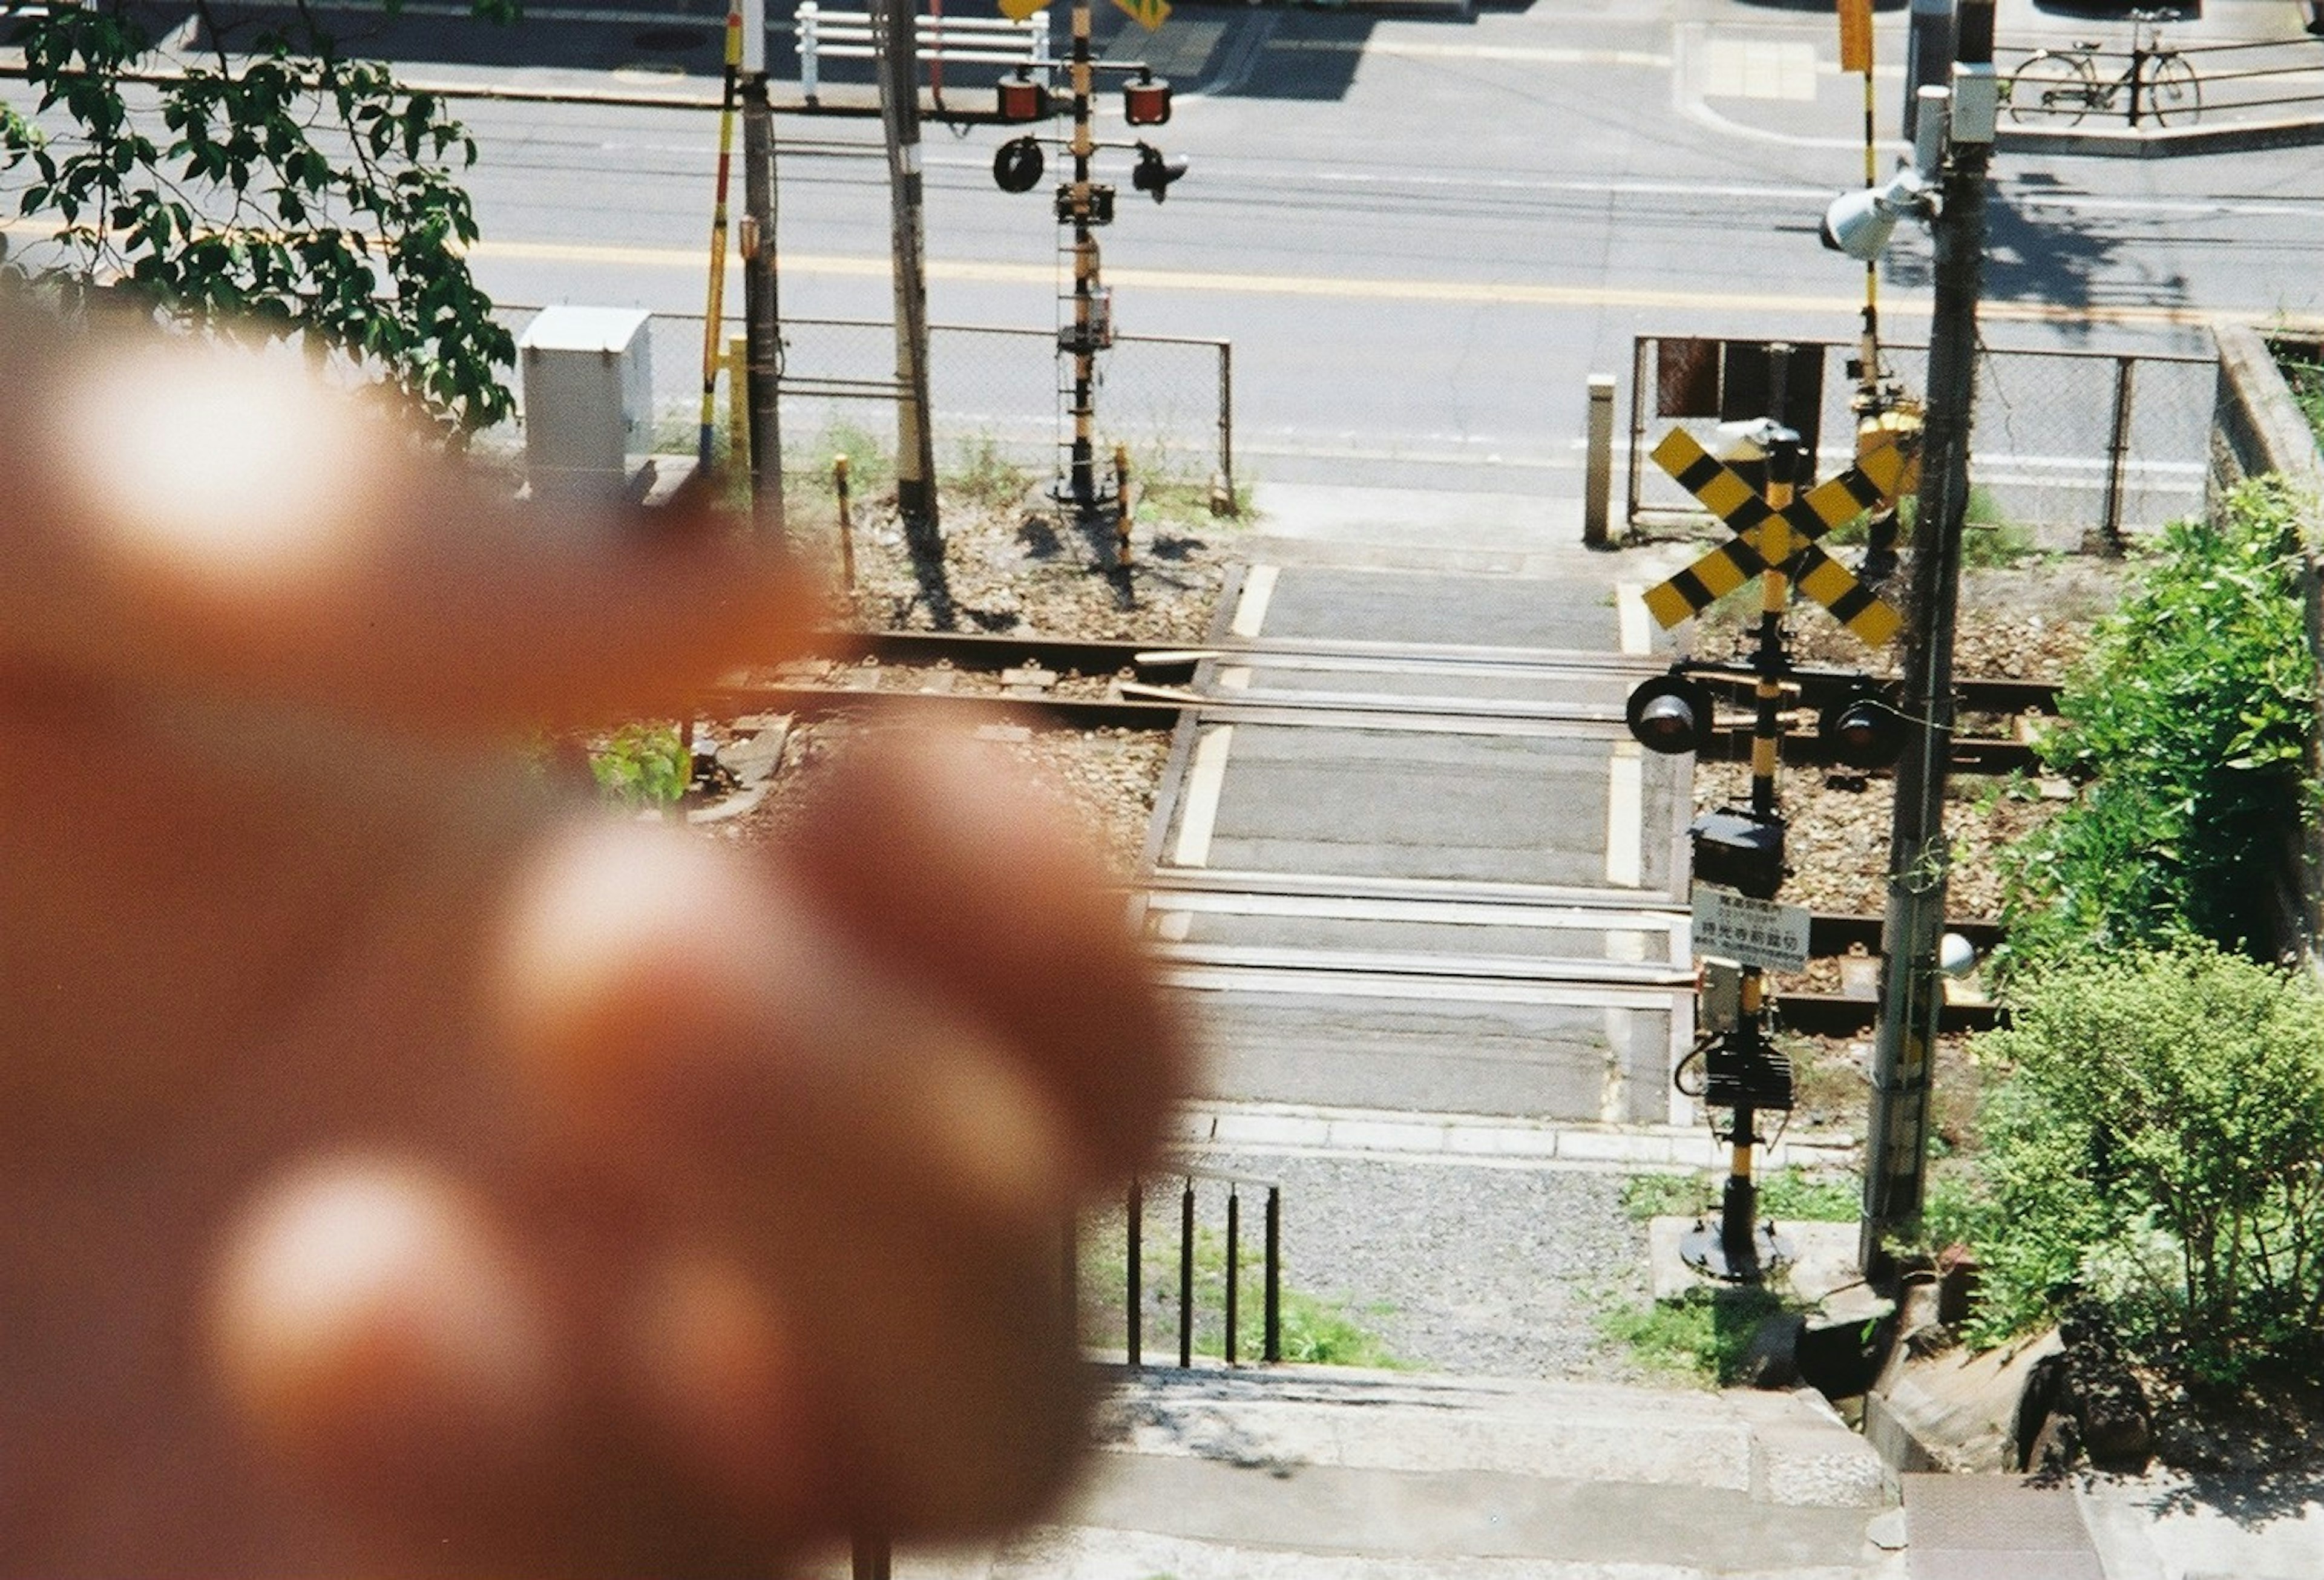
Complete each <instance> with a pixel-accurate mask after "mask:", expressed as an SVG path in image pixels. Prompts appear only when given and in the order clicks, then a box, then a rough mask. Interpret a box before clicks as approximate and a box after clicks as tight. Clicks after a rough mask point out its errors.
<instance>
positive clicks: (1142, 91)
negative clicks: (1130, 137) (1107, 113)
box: [1121, 77, 1170, 126]
mask: <svg viewBox="0 0 2324 1580" xmlns="http://www.w3.org/2000/svg"><path fill="white" fill-rule="evenodd" d="M1121 118H1122V119H1123V120H1125V121H1127V122H1129V123H1130V124H1131V125H1133V126H1159V125H1160V124H1162V123H1164V122H1165V121H1167V120H1168V119H1169V118H1170V85H1169V83H1168V82H1167V81H1164V80H1163V79H1161V78H1156V77H1141V78H1139V79H1138V80H1137V81H1136V82H1129V83H1124V84H1123V85H1122V88H1121Z"/></svg>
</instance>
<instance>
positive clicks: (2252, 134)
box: [1994, 120, 2324, 159]
mask: <svg viewBox="0 0 2324 1580" xmlns="http://www.w3.org/2000/svg"><path fill="white" fill-rule="evenodd" d="M2318 143H2324V120H2313V121H2246V122H2242V123H2239V124H2230V125H2225V126H2190V127H2187V128H2186V129H2184V130H2183V131H2181V130H2175V129H2172V128H2170V127H2164V128H2163V129H2161V130H2159V131H2154V132H2143V131H2135V130H2133V129H2132V128H2130V127H2128V126H2103V127H2094V128H2092V129H2090V130H2089V131H2087V132H2085V131H2081V130H2080V129H2075V130H2072V131H2067V130H2063V129H2061V130H2058V131H2054V132H2052V131H2044V130H2043V129H2041V128H2039V127H2031V126H2022V127H2015V128H2013V127H2008V126H2004V127H2002V128H2001V130H2000V131H1999V133H1997V135H1996V137H1995V139H1994V147H1996V148H1997V149H1998V150H1999V151H2000V152H2003V153H2048V154H2059V155H2063V156H2067V157H2081V158H2088V159H2175V158H2178V157H2180V156H2181V155H2183V154H2198V153H2242V152H2247V151H2249V150H2253V149H2262V148H2306V147H2310V146H2312V145H2315V144H2318Z"/></svg>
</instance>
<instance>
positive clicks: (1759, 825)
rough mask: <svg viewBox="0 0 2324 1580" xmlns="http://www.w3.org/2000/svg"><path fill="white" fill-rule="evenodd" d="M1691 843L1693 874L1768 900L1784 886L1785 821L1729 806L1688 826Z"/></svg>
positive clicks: (1706, 814) (1738, 891) (1721, 885)
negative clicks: (1739, 810)
mask: <svg viewBox="0 0 2324 1580" xmlns="http://www.w3.org/2000/svg"><path fill="white" fill-rule="evenodd" d="M1687 834H1688V836H1689V837H1690V838H1691V839H1692V841H1694V877H1695V880H1696V881H1697V882H1698V883H1714V884H1717V885H1719V886H1720V887H1722V888H1731V889H1733V890H1734V891H1735V892H1736V893H1738V894H1742V895H1748V896H1751V897H1752V898H1753V899H1755V900H1772V899H1774V898H1775V891H1776V890H1777V889H1779V888H1781V887H1783V886H1784V820H1783V819H1781V818H1763V817H1758V816H1755V815H1754V814H1752V813H1748V812H1737V811H1734V810H1733V809H1731V808H1730V809H1728V810H1724V811H1720V812H1706V813H1703V814H1702V815H1701V817H1699V818H1696V819H1695V820H1694V824H1693V826H1692V827H1691V828H1690V829H1688V830H1687Z"/></svg>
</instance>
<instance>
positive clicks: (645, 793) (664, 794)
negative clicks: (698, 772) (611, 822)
mask: <svg viewBox="0 0 2324 1580" xmlns="http://www.w3.org/2000/svg"><path fill="white" fill-rule="evenodd" d="M589 772H590V773H591V774H592V775H593V776H595V778H596V781H597V791H598V794H599V795H603V796H604V798H605V800H606V801H608V802H609V803H611V804H613V805H615V806H619V807H623V808H626V809H628V810H631V811H636V810H637V809H639V808H641V807H647V806H666V805H668V804H669V803H671V802H673V801H676V800H677V799H678V797H679V796H681V795H685V794H686V785H687V780H688V779H690V778H692V777H693V774H694V763H693V760H692V758H691V756H690V754H688V752H687V749H686V742H684V741H683V740H680V739H678V727H677V726H676V725H674V724H624V725H622V727H621V729H619V730H615V731H614V732H613V739H611V740H608V741H607V742H606V743H605V744H604V746H603V747H601V748H599V749H597V750H595V751H593V752H591V753H590V754H589Z"/></svg>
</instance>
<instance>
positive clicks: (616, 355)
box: [517, 307, 653, 501]
mask: <svg viewBox="0 0 2324 1580" xmlns="http://www.w3.org/2000/svg"><path fill="white" fill-rule="evenodd" d="M649 319H650V314H648V313H646V312H645V311H644V310H642V309H641V308H574V307H558V308H542V309H541V311H540V313H539V316H538V317H535V318H534V319H533V321H532V323H531V324H530V326H527V328H526V329H525V332H524V337H523V339H521V341H519V342H518V343H517V363H518V365H519V366H520V367H521V369H522V371H523V375H524V459H525V471H526V473H527V474H528V476H529V477H530V479H531V482H532V495H533V498H535V499H539V500H549V499H561V500H583V499H586V500H596V501H613V500H623V499H636V498H639V497H640V496H641V495H642V494H643V493H644V492H645V491H646V489H647V488H648V487H649V486H650V484H651V482H652V481H653V474H652V470H651V467H650V455H651V454H652V450H653V363H652V359H651V357H650V354H649V353H648V339H647V333H646V326H647V323H648V321H649Z"/></svg>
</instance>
